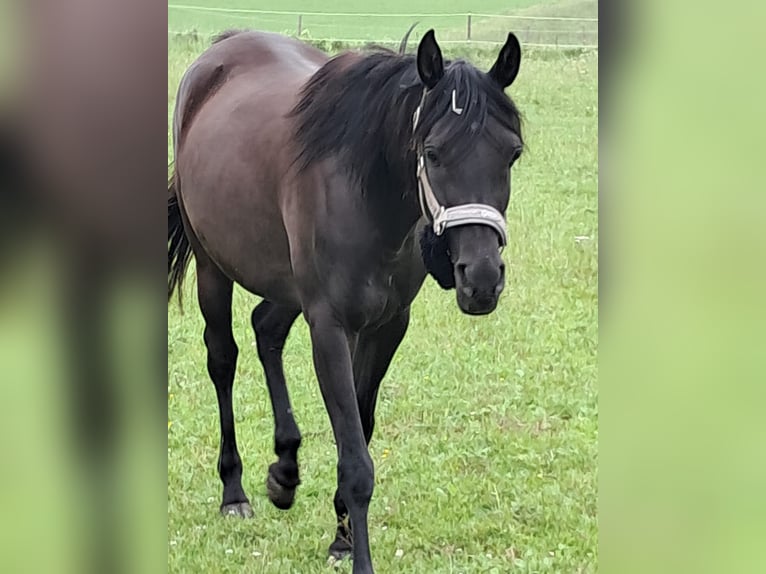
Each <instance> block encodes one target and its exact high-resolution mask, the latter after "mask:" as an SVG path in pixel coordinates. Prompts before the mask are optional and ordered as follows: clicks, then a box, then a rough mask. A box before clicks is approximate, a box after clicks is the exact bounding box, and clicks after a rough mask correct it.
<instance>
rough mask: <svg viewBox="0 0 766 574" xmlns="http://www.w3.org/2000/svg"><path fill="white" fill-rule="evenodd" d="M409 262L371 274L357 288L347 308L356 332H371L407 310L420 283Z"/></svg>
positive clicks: (394, 264)
mask: <svg viewBox="0 0 766 574" xmlns="http://www.w3.org/2000/svg"><path fill="white" fill-rule="evenodd" d="M408 263H409V261H404V262H402V261H395V262H391V264H390V265H383V266H381V267H380V268H378V269H376V270H375V271H372V272H370V273H369V274H368V275H367V276H366V277H365V278H364V279H363V281H362V282H361V284H360V285H358V289H356V290H355V291H356V297H354V298H353V299H352V300H351V301H352V304H351V305H350V306H349V309H348V311H349V314H348V316H349V319H350V324H351V325H352V327H354V328H355V329H363V328H374V327H377V326H380V325H382V324H385V323H387V322H389V321H390V320H391V319H393V318H394V317H395V316H396V315H398V314H399V313H401V312H402V310H403V309H404V308H406V307H408V306H409V305H410V304H411V303H412V300H413V299H414V298H415V295H416V294H417V291H418V288H419V286H420V284H421V282H422V281H417V277H415V276H414V274H413V270H412V268H411V266H410V265H409V264H408Z"/></svg>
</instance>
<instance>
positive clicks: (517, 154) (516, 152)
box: [508, 148, 521, 166]
mask: <svg viewBox="0 0 766 574" xmlns="http://www.w3.org/2000/svg"><path fill="white" fill-rule="evenodd" d="M520 156H521V148H516V149H515V150H514V151H513V155H512V156H511V162H510V163H509V164H508V165H509V166H511V165H513V164H514V163H516V160H517V159H519V157H520Z"/></svg>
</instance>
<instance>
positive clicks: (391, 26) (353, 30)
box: [168, 4, 598, 49]
mask: <svg viewBox="0 0 766 574" xmlns="http://www.w3.org/2000/svg"><path fill="white" fill-rule="evenodd" d="M168 22H169V23H170V28H171V31H170V33H182V32H188V31H196V32H199V33H209V34H213V33H217V32H220V31H221V30H225V29H227V28H257V29H260V30H268V31H272V32H281V33H288V34H295V35H298V36H305V37H310V38H312V39H314V40H326V41H337V42H347V43H355V42H359V43H364V42H392V41H399V40H400V39H401V37H402V35H403V34H404V32H405V31H406V30H407V28H409V27H410V25H412V24H413V23H415V22H419V24H418V28H421V29H427V28H434V29H436V31H437V37H438V39H439V42H440V43H445V44H455V43H477V44H502V43H503V42H504V41H505V37H506V34H507V33H508V31H510V30H512V31H513V32H514V33H515V34H516V35H517V36H518V37H519V40H520V41H521V42H522V44H524V45H527V46H538V47H551V48H587V49H597V48H598V18H565V17H555V16H515V15H507V14H482V13H456V14H439V13H437V14H423V13H412V14H381V13H378V14H374V13H354V12H309V11H303V12H297V11H288V10H285V11H279V10H249V9H233V8H213V7H207V6H191V5H184V4H168Z"/></svg>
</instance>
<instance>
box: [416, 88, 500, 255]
mask: <svg viewBox="0 0 766 574" xmlns="http://www.w3.org/2000/svg"><path fill="white" fill-rule="evenodd" d="M426 93H427V90H423V96H422V97H421V98H420V104H418V107H417V108H416V109H415V113H414V114H413V116H412V133H413V137H414V134H415V128H417V126H418V121H420V111H421V108H422V107H423V102H425V99H426ZM456 97H457V96H456V92H455V90H452V108H451V111H452V112H454V113H455V114H457V115H460V114H462V113H463V108H458V107H457V103H456V101H455V99H456ZM417 178H418V200H419V201H420V210H421V211H422V212H423V215H424V216H425V217H426V219H430V220H431V221H432V223H433V229H434V233H435V234H436V235H441V234H442V233H444V232H445V231H446V230H447V229H449V228H450V227H458V226H461V225H474V224H476V225H487V226H488V227H491V228H492V229H494V230H495V231H496V232H497V234H498V235H499V236H500V245H501V247H505V246H506V245H507V244H508V229H507V226H506V223H505V217H504V216H503V214H502V213H500V212H499V211H498V210H497V209H495V208H494V207H492V206H491V205H487V204H484V203H463V204H461V205H455V206H452V207H445V206H443V205H441V204H440V203H439V200H438V199H437V198H436V195H434V192H433V189H432V188H431V182H430V181H429V180H428V172H427V170H426V159H425V155H424V154H423V148H422V146H421V145H418V148H417Z"/></svg>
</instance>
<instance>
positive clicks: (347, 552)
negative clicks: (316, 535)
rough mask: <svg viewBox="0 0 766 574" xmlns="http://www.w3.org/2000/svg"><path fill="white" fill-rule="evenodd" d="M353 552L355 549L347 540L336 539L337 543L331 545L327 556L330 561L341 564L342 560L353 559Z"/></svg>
mask: <svg viewBox="0 0 766 574" xmlns="http://www.w3.org/2000/svg"><path fill="white" fill-rule="evenodd" d="M353 550H354V549H353V548H352V546H351V545H350V544H349V543H348V541H347V540H341V539H339V538H336V539H335V541H334V542H333V543H332V544H330V548H329V550H328V551H327V554H328V555H329V556H330V560H334V561H336V562H339V561H341V560H345V559H346V558H348V559H351V555H352V554H353Z"/></svg>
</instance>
